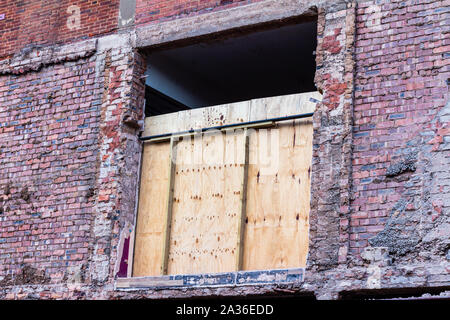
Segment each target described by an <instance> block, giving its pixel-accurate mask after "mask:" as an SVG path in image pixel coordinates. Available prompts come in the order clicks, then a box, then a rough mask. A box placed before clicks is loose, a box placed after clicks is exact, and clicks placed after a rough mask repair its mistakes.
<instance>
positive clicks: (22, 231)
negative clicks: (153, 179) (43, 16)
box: [0, 58, 102, 285]
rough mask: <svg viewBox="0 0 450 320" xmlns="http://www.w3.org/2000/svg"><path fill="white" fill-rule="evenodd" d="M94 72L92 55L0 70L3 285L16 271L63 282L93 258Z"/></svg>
mask: <svg viewBox="0 0 450 320" xmlns="http://www.w3.org/2000/svg"><path fill="white" fill-rule="evenodd" d="M94 79H95V59H92V58H90V59H81V60H78V61H76V62H67V63H65V64H56V65H52V66H49V67H46V68H44V69H42V70H41V71H40V72H31V73H27V74H26V75H20V76H15V75H9V76H1V77H0V151H1V152H0V277H2V278H3V277H5V278H4V279H3V281H2V284H3V285H8V284H11V283H9V281H10V280H11V278H10V277H8V275H12V274H16V278H15V280H14V281H16V282H19V283H20V281H22V280H23V281H25V282H26V281H30V282H32V283H40V282H47V281H52V282H58V281H60V280H61V279H62V277H63V276H64V275H65V273H67V270H68V269H67V268H69V270H70V268H71V267H78V268H79V267H82V266H83V264H84V263H85V262H86V261H87V259H88V255H89V252H88V251H89V247H90V242H91V241H92V239H91V238H90V234H91V225H92V219H93V205H94V198H95V197H94V194H95V179H96V175H97V174H98V161H97V160H98V159H97V154H98V135H99V125H100V106H101V103H102V101H101V94H99V89H97V88H96V86H95V84H94ZM27 265H28V266H31V265H32V266H33V268H35V269H40V270H46V274H45V277H44V275H43V274H35V273H34V272H33V271H32V270H30V269H25V271H24V266H27ZM24 272H28V274H27V275H25V274H24V275H23V277H22V278H21V276H20V275H19V276H17V273H19V274H21V273H24ZM30 274H31V275H30ZM66 276H67V274H66ZM36 277H38V279H37V280H36ZM39 277H40V278H39ZM23 278H26V280H24V279H23ZM21 279H22V280H21Z"/></svg>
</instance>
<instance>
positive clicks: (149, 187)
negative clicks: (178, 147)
mask: <svg viewBox="0 0 450 320" xmlns="http://www.w3.org/2000/svg"><path fill="white" fill-rule="evenodd" d="M169 150H170V144H169V143H168V142H167V143H157V144H152V143H146V144H145V145H144V150H143V157H142V172H141V185H140V192H139V208H138V218H137V226H136V240H135V246H134V263H133V276H135V277H139V276H153V275H160V274H161V264H162V261H163V256H162V255H163V243H164V230H165V224H166V221H165V217H166V211H167V200H168V199H167V195H168V192H167V190H168V178H169Z"/></svg>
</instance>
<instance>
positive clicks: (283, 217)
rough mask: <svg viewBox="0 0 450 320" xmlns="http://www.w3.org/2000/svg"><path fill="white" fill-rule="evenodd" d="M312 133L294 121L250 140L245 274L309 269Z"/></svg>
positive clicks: (309, 126)
mask: <svg viewBox="0 0 450 320" xmlns="http://www.w3.org/2000/svg"><path fill="white" fill-rule="evenodd" d="M312 130H313V129H312V122H311V120H291V121H285V122H283V123H279V124H278V127H277V128H276V129H269V130H266V129H259V130H253V131H252V132H251V134H250V155H249V172H248V187H247V190H248V191H247V217H246V222H247V223H246V228H245V238H244V262H243V269H244V270H261V269H278V268H291V267H305V266H306V257H307V250H308V228H309V221H308V216H309V203H310V166H311V159H312Z"/></svg>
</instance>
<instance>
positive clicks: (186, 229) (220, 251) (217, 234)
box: [168, 132, 244, 274]
mask: <svg viewBox="0 0 450 320" xmlns="http://www.w3.org/2000/svg"><path fill="white" fill-rule="evenodd" d="M243 137H244V136H243V134H242V133H241V132H240V133H234V134H222V133H218V134H213V135H206V136H204V137H203V138H202V139H197V140H194V139H192V140H191V139H186V138H184V139H183V140H181V141H179V142H178V144H177V160H178V161H177V165H176V172H175V182H174V201H173V211H172V215H173V217H172V233H171V241H170V252H169V270H168V273H169V274H190V273H215V272H230V271H235V269H236V245H237V241H236V240H237V236H238V224H239V218H240V212H239V210H240V203H241V201H240V199H241V195H240V192H241V188H242V175H243V169H244V166H243V162H244V155H243V153H244V152H243V151H244V148H243V146H244V143H243V141H242V139H243ZM197 138H198V137H197ZM239 146H240V147H239Z"/></svg>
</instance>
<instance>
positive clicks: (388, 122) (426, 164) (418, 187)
mask: <svg viewBox="0 0 450 320" xmlns="http://www.w3.org/2000/svg"><path fill="white" fill-rule="evenodd" d="M376 3H378V4H376ZM449 6H450V1H448V0H440V1H436V0H423V1H412V0H410V1H398V0H397V1H377V2H375V1H367V2H362V3H360V4H359V9H358V12H357V14H358V16H357V42H356V64H357V68H356V87H355V107H354V154H353V183H354V191H353V198H354V200H353V202H352V208H353V214H352V217H351V232H352V234H351V235H350V248H351V251H352V252H353V253H359V252H361V250H362V249H363V248H364V247H366V246H368V244H369V242H370V241H369V239H371V238H373V237H375V235H377V234H378V233H379V232H382V231H383V230H384V235H386V236H387V235H388V234H389V233H391V235H390V236H393V235H394V234H395V232H394V230H397V232H398V235H399V237H400V234H402V236H404V238H398V239H397V240H394V243H392V239H387V238H386V239H383V238H378V240H380V241H378V242H377V243H376V244H377V245H378V246H380V245H389V246H390V245H392V246H393V247H395V243H397V244H398V243H402V244H410V245H411V248H413V247H414V243H415V242H417V241H415V240H414V235H415V231H414V229H419V227H420V228H422V232H423V231H424V230H426V229H427V225H431V223H433V221H435V218H436V217H437V216H438V215H439V210H442V208H440V209H439V206H441V205H442V201H441V202H440V204H439V201H437V202H435V203H432V202H433V201H432V199H433V197H435V198H436V199H438V198H441V199H443V198H445V192H444V191H445V189H442V186H439V185H437V184H438V182H437V181H436V179H434V178H432V177H431V176H430V177H428V175H431V173H427V171H429V172H435V173H436V175H441V173H439V170H440V168H438V167H437V166H435V167H433V161H432V160H431V158H433V157H435V158H436V157H439V156H440V155H439V154H438V153H439V152H445V148H443V145H444V143H445V142H446V138H447V139H448V138H449V129H448V127H447V124H448V119H443V118H440V117H439V112H440V111H442V110H443V108H444V107H445V105H446V103H447V99H448V79H449V78H450V69H449V66H450V55H449V52H450V39H449V37H448V32H449V24H448V12H449V10H448V8H449ZM447 107H448V105H447ZM445 136H447V137H446V138H445ZM440 144H441V145H440ZM432 145H433V147H431V146H432ZM433 152H434V153H435V154H433ZM447 152H448V151H447ZM440 166H445V163H441V164H440ZM447 169H448V168H447ZM427 179H428V180H427ZM427 188H429V189H430V190H428V189H427ZM427 190H428V191H427ZM439 190H440V191H439ZM447 202H448V201H447ZM427 206H428V207H429V208H427ZM447 206H448V203H447ZM435 208H437V209H435ZM436 210H437V211H436ZM446 210H448V208H447V209H446ZM414 215H415V216H416V217H421V218H420V220H421V221H417V219H414V218H412V217H413V216H414ZM396 216H397V217H402V218H401V219H403V223H400V221H401V219H400V218H396ZM433 216H435V217H434V218H432V217H433ZM394 222H395V223H399V224H398V225H397V226H396V227H395V228H394V227H393V226H394V224H393V223H394ZM387 223H389V226H387ZM386 226H387V229H386V230H385V227H386ZM390 228H391V229H390ZM430 230H431V229H430ZM382 235H383V234H382ZM379 237H380V236H379ZM381 240H383V241H381ZM417 243H418V242H417ZM390 249H391V250H394V251H395V248H390ZM404 249H405V250H406V249H407V248H404ZM416 251H419V250H416Z"/></svg>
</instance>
